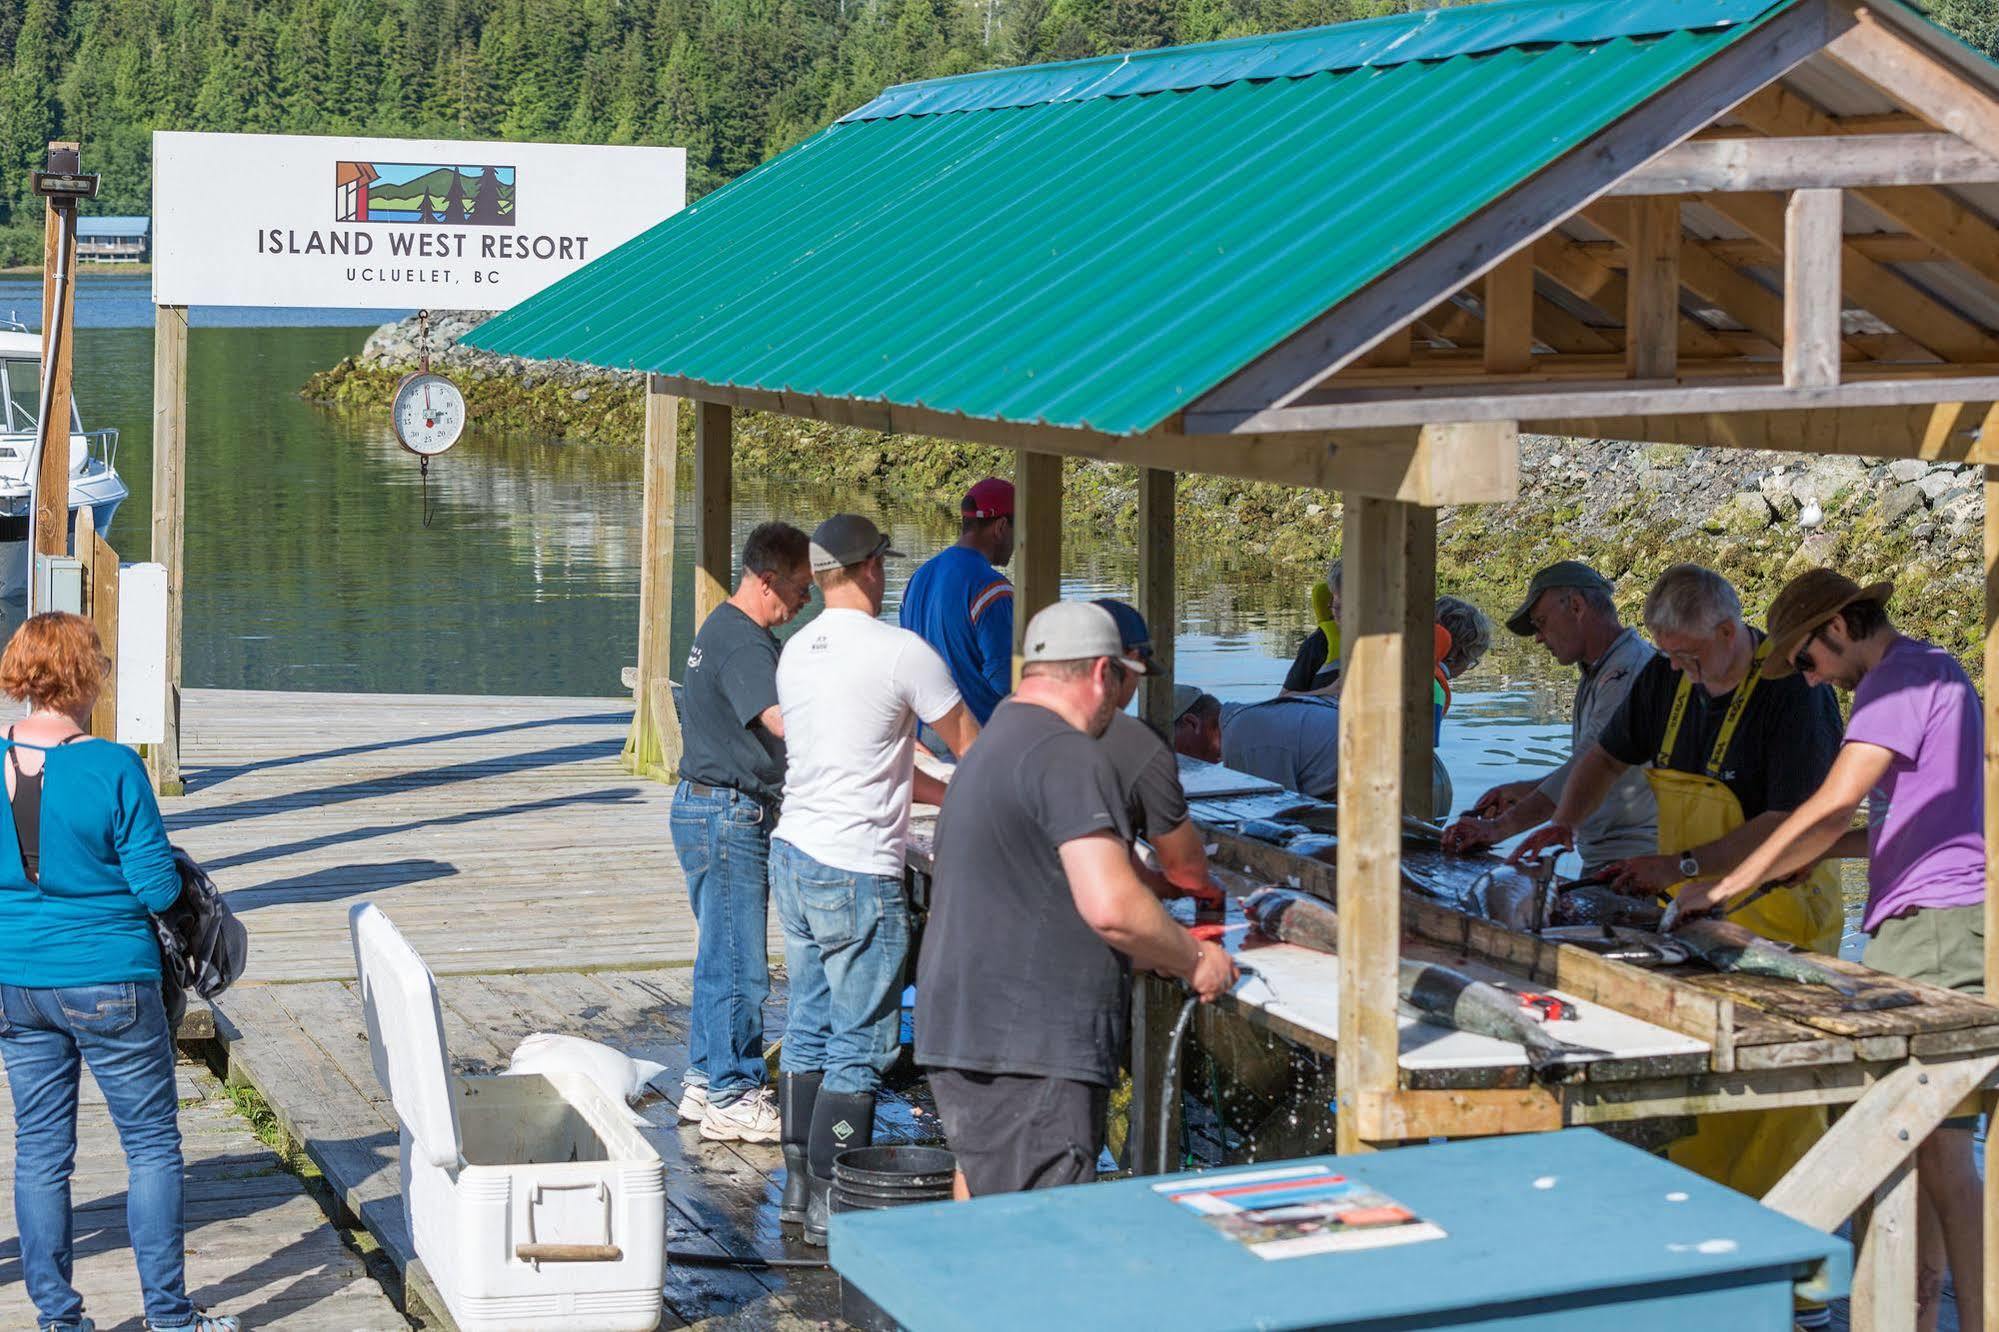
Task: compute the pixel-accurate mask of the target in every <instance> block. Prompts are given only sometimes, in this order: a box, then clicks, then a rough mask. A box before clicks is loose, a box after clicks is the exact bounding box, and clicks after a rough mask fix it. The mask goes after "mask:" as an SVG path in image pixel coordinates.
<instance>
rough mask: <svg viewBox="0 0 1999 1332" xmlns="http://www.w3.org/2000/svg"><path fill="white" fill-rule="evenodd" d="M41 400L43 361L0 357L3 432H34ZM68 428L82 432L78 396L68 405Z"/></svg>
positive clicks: (9, 433) (0, 409)
mask: <svg viewBox="0 0 1999 1332" xmlns="http://www.w3.org/2000/svg"><path fill="white" fill-rule="evenodd" d="M41 403H42V363H41V362H40V361H39V360H34V361H25V360H0V434H5V435H25V434H29V433H31V432H32V431H33V430H34V428H35V421H36V420H37V419H38V413H37V409H38V408H39V407H40V406H41ZM69 428H70V433H72V434H82V433H83V420H82V418H81V417H79V416H78V415H77V412H76V399H74V398H71V399H70V404H69Z"/></svg>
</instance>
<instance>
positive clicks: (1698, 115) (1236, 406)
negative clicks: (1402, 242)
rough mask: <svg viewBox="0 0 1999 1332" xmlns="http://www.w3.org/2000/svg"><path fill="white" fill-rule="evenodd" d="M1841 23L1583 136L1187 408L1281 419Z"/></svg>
mask: <svg viewBox="0 0 1999 1332" xmlns="http://www.w3.org/2000/svg"><path fill="white" fill-rule="evenodd" d="M1845 22H1847V20H1846V19H1845V18H1844V17H1843V16H1840V15H1834V14H1831V13H1829V12H1828V10H1827V9H1825V8H1822V7H1820V6H1816V5H1806V6H1799V7H1796V8H1793V9H1790V10H1787V11H1786V12H1784V13H1782V14H1778V15H1775V16H1773V17H1772V18H1771V19H1770V21H1769V22H1768V23H1765V24H1764V25H1763V26H1762V27H1760V28H1759V29H1758V30H1757V31H1756V32H1754V33H1751V34H1749V35H1748V36H1746V37H1745V38H1744V39H1743V40H1742V41H1740V42H1737V43H1735V44H1734V45H1732V46H1730V47H1729V48H1728V49H1727V50H1725V51H1722V52H1720V53H1719V54H1717V55H1716V56H1715V57H1714V58H1713V59H1711V60H1708V61H1705V62H1703V63H1702V64H1701V65H1700V66H1699V67H1698V68H1696V69H1694V70H1693V71H1691V72H1690V73H1688V74H1687V75H1686V76H1685V77H1683V78H1681V79H1678V80H1676V81H1675V82H1674V83H1673V85H1672V86H1671V87H1670V88H1668V89H1666V90H1665V91H1663V92H1661V93H1659V94H1656V95H1654V96H1653V97H1651V98H1648V99H1647V100H1646V101H1644V102H1642V103H1640V104H1639V105H1638V106H1637V107H1635V108H1633V109H1632V110H1631V111H1630V112H1628V113H1626V114H1625V115H1624V116H1621V117H1620V118H1618V120H1616V121H1615V122H1614V123H1612V124H1611V125H1609V126H1608V127H1606V128H1605V129H1604V130H1603V131H1601V132H1599V133H1598V134H1596V135H1593V136H1591V138H1589V139H1588V140H1586V141H1585V142H1584V143H1582V144H1580V145H1578V146H1577V147H1576V148H1575V149H1574V150H1573V151H1571V152H1569V153H1568V154H1566V155H1564V156H1563V157H1562V158H1561V159H1560V160H1559V161H1557V162H1556V163H1554V164H1553V165H1551V166H1550V167H1549V168H1547V169H1546V170H1544V171H1542V172H1540V173H1539V174H1537V175H1535V176H1533V177H1532V178H1530V179H1529V180H1527V181H1524V182H1522V183H1521V184H1520V185H1519V186H1518V187H1516V188H1515V189H1513V190H1511V191H1509V192H1508V193H1507V194H1506V195H1505V196H1504V197H1503V198H1501V199H1500V200H1499V201H1498V202H1496V203H1495V204H1493V205H1492V206H1491V207H1488V208H1485V209H1482V210H1481V211H1479V212H1478V213H1477V214H1475V215H1474V216H1473V217H1471V218H1470V219H1468V220H1467V221H1465V222H1464V223H1462V224H1460V225H1459V226H1458V227H1456V228H1454V229H1452V230H1451V231H1450V232H1448V233H1446V234H1445V235H1444V236H1443V237H1441V238H1439V239H1438V240H1437V241H1435V242H1433V243H1432V244H1431V245H1429V246H1428V247H1426V248H1425V249H1423V250H1422V251H1421V252H1419V253H1418V254H1416V255H1413V256H1411V257H1410V258H1409V259H1408V260H1406V261H1404V262H1403V263H1402V264H1400V265H1398V266H1397V267H1396V268H1395V269H1394V270H1393V271H1392V272H1390V273H1388V274H1387V275H1385V276H1383V277H1382V278H1380V279H1378V280H1376V281H1375V282H1372V283H1370V284H1369V285H1368V286H1367V287H1365V288H1363V289H1362V290H1361V291H1360V292H1358V293H1356V294H1355V295H1353V296H1351V297H1349V298H1348V299H1347V300H1345V301H1342V302H1341V303H1340V304H1339V305H1338V306H1336V307H1335V308H1334V309H1332V310H1329V311H1327V312H1326V313H1325V314H1322V315H1320V316H1319V317H1318V318H1316V319H1314V320H1313V321H1311V322H1310V323H1308V324H1306V325H1305V327H1304V328H1303V329H1301V330H1300V331H1299V332H1298V333H1297V334H1295V335H1293V336H1292V337H1291V338H1289V339H1287V340H1286V341H1285V342H1283V343H1281V344H1280V345H1279V346H1277V347H1275V348H1273V349H1271V350H1270V351H1268V352H1266V353H1264V354H1263V355H1262V356H1260V357H1258V358H1257V359H1256V360H1255V361H1253V362H1251V363H1250V365H1248V366H1247V367H1245V368H1244V369H1243V370H1240V371H1238V372H1237V373H1236V374H1234V375H1232V376H1230V377H1229V379H1227V380H1226V381H1224V382H1223V383H1222V384H1221V385H1219V386H1218V387H1216V388H1215V389H1213V390H1211V391H1210V392H1208V393H1206V394H1204V395H1203V396H1202V397H1201V398H1200V399H1199V400H1198V401H1197V402H1196V403H1195V404H1194V406H1193V408H1192V410H1193V411H1195V412H1198V413H1204V414H1205V413H1212V412H1240V411H1256V410H1260V409H1263V408H1266V407H1285V406H1289V405H1290V404H1291V403H1293V402H1295V401H1296V400H1297V399H1298V398H1299V397H1300V396H1301V395H1303V394H1304V393H1305V392H1306V391H1307V390H1308V389H1310V387H1311V386H1312V385H1314V384H1316V383H1318V382H1319V381H1320V380H1322V379H1324V378H1326V377H1327V376H1328V375H1330V374H1332V373H1334V372H1335V371H1337V370H1339V369H1341V368H1342V367H1344V366H1346V365H1348V364H1349V363H1351V362H1352V361H1353V360H1354V358H1355V357H1357V356H1359V355H1360V354H1361V353H1362V352H1365V351H1366V350H1368V349H1369V348H1370V347H1372V346H1373V345H1374V344H1375V343H1376V342H1378V341H1380V340H1381V339H1382V338H1383V337H1385V336H1387V335H1388V334H1389V333H1391V332H1392V331H1393V330H1395V329H1397V328H1400V327H1401V326H1403V325H1404V324H1407V323H1408V322H1409V321H1410V320H1411V319H1414V318H1416V317H1417V316H1419V315H1421V314H1422V313H1423V312H1424V311H1425V310H1427V309H1428V308H1429V307H1431V306H1432V305H1434V304H1436V303H1437V302H1438V301H1440V300H1442V299H1444V297H1446V296H1448V295H1449V294H1450V293H1452V292H1454V291H1457V290H1458V289H1460V288H1461V287H1463V286H1464V285H1465V284H1466V283H1468V282H1470V281H1471V280H1472V279H1473V278H1475V277H1477V276H1478V275H1479V274H1481V273H1483V272H1485V271H1486V270H1487V269H1489V268H1491V267H1492V266H1493V264H1494V263H1496V262H1498V261H1499V260H1500V259H1503V258H1505V257H1506V256H1507V255H1509V254H1511V253H1512V252H1513V251H1515V250H1517V249H1520V248H1521V247H1522V246H1525V245H1529V244H1531V243H1532V242H1533V240H1534V239H1535V238H1536V237H1537V236H1539V235H1541V234H1543V233H1545V232H1546V231H1547V230H1549V228H1550V227H1552V226H1553V225H1554V224H1555V222H1556V221H1557V220H1558V219H1559V218H1560V217H1561V216H1563V215H1564V214H1566V213H1567V212H1569V211H1571V210H1573V209H1574V208H1575V207H1576V204H1577V202H1578V201H1585V202H1586V201H1588V200H1589V199H1592V198H1594V197H1596V196H1597V195H1598V194H1600V193H1601V192H1602V191H1604V190H1606V189H1608V188H1610V186H1611V185H1613V184H1614V183H1615V182H1616V181H1617V180H1618V179H1619V178H1620V177H1622V176H1623V175H1624V174H1625V173H1626V172H1629V171H1631V170H1634V169H1635V168H1637V167H1638V166H1640V165H1642V164H1643V163H1645V162H1646V161H1649V160H1650V159H1651V158H1653V157H1655V156H1657V155H1658V154H1659V153H1661V152H1663V151H1665V150H1666V149H1667V148H1669V147H1671V146H1672V145H1673V144H1675V143H1678V142H1679V141H1680V140H1682V139H1684V138H1686V137H1687V136H1688V135H1690V134H1692V133H1693V132H1694V131H1696V130H1698V129H1700V128H1702V127H1703V126H1704V125H1705V124H1707V122H1708V121H1710V120H1712V119H1714V118H1715V116H1716V115H1717V114H1718V112H1719V111H1720V110H1722V109H1723V108H1726V107H1728V106H1732V105H1734V104H1735V103H1737V102H1740V101H1741V100H1742V99H1743V98H1745V97H1747V96H1748V95H1749V94H1750V93H1752V92H1754V91H1756V90H1757V89H1758V88H1761V87H1763V86H1764V85H1766V84H1768V83H1770V82H1771V81H1772V80H1774V79H1777V78H1779V77H1781V76H1782V75H1783V74H1784V73H1786V72H1787V71H1788V70H1790V69H1791V68H1792V67H1794V66H1795V65H1797V64H1798V63H1799V62H1800V61H1803V60H1805V59H1806V58H1808V57H1809V56H1811V55H1813V54H1815V53H1817V51H1818V50H1819V49H1821V48H1822V47H1823V46H1824V44H1825V41H1826V38H1827V36H1828V31H1829V28H1830V27H1831V26H1835V25H1840V24H1844V23H1845Z"/></svg>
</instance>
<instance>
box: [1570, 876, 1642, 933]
mask: <svg viewBox="0 0 1999 1332" xmlns="http://www.w3.org/2000/svg"><path fill="white" fill-rule="evenodd" d="M1665 914H1666V909H1665V908H1664V907H1662V906H1660V905H1659V903H1658V902H1657V901H1656V900H1654V899H1652V898H1649V897H1633V896H1631V895H1630V894H1629V893H1620V892H1618V891H1617V890H1616V889H1614V888H1611V887H1608V886H1607V885H1604V884H1589V883H1586V884H1582V885H1580V886H1568V887H1563V888H1561V889H1559V890H1558V891H1557V893H1556V895H1555V909H1554V914H1553V916H1552V917H1551V918H1552V919H1553V920H1554V922H1555V923H1556V924H1557V925H1633V926H1636V927H1638V928H1639V929H1644V930H1655V929H1657V928H1658V927H1659V921H1660V919H1661V918H1662V917H1663V916H1664V915H1665Z"/></svg>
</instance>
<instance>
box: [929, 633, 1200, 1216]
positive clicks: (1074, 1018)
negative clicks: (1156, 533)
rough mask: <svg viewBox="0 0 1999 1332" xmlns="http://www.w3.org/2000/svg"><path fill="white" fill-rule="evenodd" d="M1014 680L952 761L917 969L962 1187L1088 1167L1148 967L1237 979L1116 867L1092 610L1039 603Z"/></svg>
mask: <svg viewBox="0 0 1999 1332" xmlns="http://www.w3.org/2000/svg"><path fill="white" fill-rule="evenodd" d="M1022 657H1023V661H1024V666H1023V669H1022V673H1021V682H1020V687H1019V688H1018V689H1017V690H1016V691H1015V692H1014V693H1013V695H1012V696H1010V697H1009V698H1008V699H1007V700H1006V701H1004V702H1002V703H1001V704H1000V705H999V707H998V708H997V709H995V710H994V712H993V715H992V720H991V722H990V723H989V724H988V725H987V727H986V729H985V730H984V731H982V732H981V733H980V736H979V742H978V743H977V744H976V745H974V746H973V747H972V748H971V749H970V750H969V751H968V752H967V753H966V754H965V756H964V758H963V759H962V760H961V761H960V762H959V764H958V767H957V771H956V772H955V773H954V774H953V775H952V778H951V783H950V785H949V786H948V787H947V788H946V791H945V795H944V804H943V808H942V810H941V811H940V812H939V815H938V822H937V850H936V872H935V884H934V888H933V904H932V907H931V913H930V922H929V925H928V928H927V929H926V931H925V934H924V943H923V952H922V957H921V959H920V961H919V962H918V966H917V993H918V994H919V995H921V996H922V999H921V1004H920V1007H919V1011H918V1014H917V1023H916V1058H917V1062H918V1063H920V1064H922V1065H923V1066H924V1068H925V1069H926V1070H928V1072H929V1074H930V1085H931V1090H932V1091H933V1092H934V1093H935V1094H936V1097H937V1108H938V1111H939V1113H940V1114H941V1115H942V1117H943V1120H944V1128H945V1131H946V1133H947V1135H948V1137H949V1140H950V1145H951V1150H952V1151H953V1152H955V1153H956V1154H957V1157H958V1163H959V1170H960V1172H961V1175H962V1180H961V1190H962V1191H964V1192H969V1193H971V1194H986V1193H1008V1192H1014V1191H1017V1190H1020V1189H1028V1188H1049V1187H1053V1186H1055V1185H1058V1184H1070V1183H1077V1182H1081V1181H1086V1180H1089V1179H1091V1178H1094V1171H1095V1167H1096V1160H1097V1153H1098V1150H1099V1148H1100V1147H1101V1146H1102V1143H1103V1130H1104V1107H1105V1099H1106V1097H1107V1095H1108V1093H1109V1089H1110V1086H1111V1083H1112V1082H1113V1080H1114V1079H1115V1078H1116V1076H1117V1068H1118V1057H1119V1054H1120V1053H1121V1049H1122V1045H1123V1038H1124V1023H1123V1016H1124V999H1125V979H1126V976H1127V974H1128V971H1129V968H1130V967H1133V966H1140V967H1146V968H1149V969H1151V970H1155V971H1160V972H1163V973H1165V974H1167V975H1173V976H1179V977H1181V978H1182V979H1184V980H1186V981H1187V982H1188V983H1189V984H1190V985H1192V986H1193V988H1194V990H1195V992H1196V993H1197V994H1199V995H1200V996H1201V997H1202V998H1204V999H1211V998H1213V997H1214V996H1215V995H1217V994H1220V993H1221V992H1223V991H1224V990H1226V989H1227V988H1228V987H1229V986H1230V985H1232V984H1233V983H1234V981H1235V966H1234V964H1233V963H1232V962H1230V960H1229V957H1228V954H1227V953H1226V952H1225V951H1223V950H1222V949H1221V948H1220V947H1219V946H1218V945H1216V944H1213V943H1204V942H1200V941H1197V940H1196V939H1195V938H1194V937H1193V935H1191V934H1190V933H1188V931H1187V930H1185V929H1183V928H1182V927H1181V926H1179V925H1177V924H1175V923H1174V921H1173V919H1172V918H1171V917H1170V916H1168V915H1167V914H1166V912H1165V910H1164V908H1162V907H1161V906H1160V904H1159V900H1158V898H1156V897H1155V896H1153V894H1152V892H1151V890H1150V889H1148V888H1147V887H1146V885H1145V883H1144V882H1143V881H1142V880H1141V879H1140V878H1139V876H1138V874H1137V872H1136V871H1135V870H1134V869H1133V867H1132V862H1131V849H1130V843H1129V840H1128V839H1129V836H1130V827H1129V823H1128V821H1127V816H1126V813H1125V809H1124V800H1123V795H1122V792H1121V790H1120V788H1119V784H1118V780H1117V774H1116V772H1115V771H1114V770H1113V768H1112V766H1111V763H1110V759H1109V757H1108V756H1107V755H1106V754H1105V752H1104V750H1103V749H1102V747H1101V746H1100V745H1098V744H1097V743H1096V738H1097V737H1099V736H1101V735H1102V734H1103V732H1104V729H1105V727H1107V726H1108V725H1109V724H1110V719H1111V717H1112V716H1113V715H1115V714H1116V712H1117V710H1118V709H1117V700H1118V697H1119V695H1120V693H1121V690H1122V688H1123V684H1124V675H1125V673H1126V672H1127V671H1136V670H1139V669H1142V664H1141V663H1139V662H1137V661H1134V660H1131V659H1128V658H1126V657H1125V656H1124V647H1123V643H1122V641H1121V639H1120V638H1119V635H1118V630H1117V625H1116V623H1115V622H1114V621H1113V620H1112V619H1111V616H1110V614H1109V613H1108V612H1106V611H1105V610H1104V609H1103V608H1101V607H1098V606H1093V605H1090V604H1088V603H1086V602H1057V603H1056V604H1055V605H1053V606H1050V607H1047V608H1045V609H1044V610H1042V611H1041V612H1040V614H1038V615H1036V616H1035V617H1034V619H1033V621H1032V622H1030V623H1029V625H1028V626H1027V632H1026V634H1025V637H1024V643H1023V652H1022Z"/></svg>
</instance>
